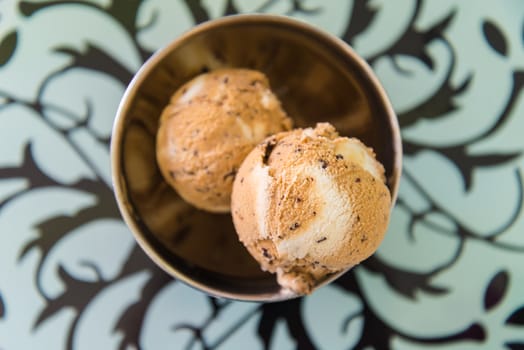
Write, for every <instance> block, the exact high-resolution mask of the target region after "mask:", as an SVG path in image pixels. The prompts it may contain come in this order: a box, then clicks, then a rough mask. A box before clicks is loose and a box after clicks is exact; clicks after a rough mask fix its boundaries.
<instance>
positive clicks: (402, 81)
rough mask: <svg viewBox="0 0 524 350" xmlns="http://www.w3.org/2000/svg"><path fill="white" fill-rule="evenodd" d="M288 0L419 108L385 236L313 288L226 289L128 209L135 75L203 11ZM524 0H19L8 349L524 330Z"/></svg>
mask: <svg viewBox="0 0 524 350" xmlns="http://www.w3.org/2000/svg"><path fill="white" fill-rule="evenodd" d="M249 12H265V13H278V14H286V15H290V16H293V17H297V18H300V19H303V20H305V21H308V22H310V23H312V24H314V25H316V26H319V27H321V28H323V29H324V30H326V31H328V32H330V33H333V34H335V35H338V36H340V37H342V38H343V39H344V40H345V41H347V42H348V43H350V44H351V45H352V46H353V47H354V48H355V50H356V51H357V52H358V53H360V54H361V55H362V56H363V57H364V58H365V59H366V60H367V61H368V62H369V63H370V65H371V66H372V68H373V70H374V71H375V72H376V74H377V76H378V77H379V79H380V80H381V81H382V82H383V84H384V86H385V88H386V90H387V92H388V93H389V95H390V97H391V100H392V102H393V105H394V108H395V110H396V112H397V113H398V116H399V121H400V124H401V128H402V136H403V144H404V152H405V159H404V170H403V171H404V173H403V179H402V182H401V188H400V194H399V200H398V204H397V206H396V208H395V209H394V212H393V216H392V221H391V225H390V229H389V232H388V235H387V238H386V239H385V242H384V243H383V245H382V246H381V248H380V249H379V251H378V252H377V254H375V255H374V256H373V257H372V258H371V259H369V260H367V261H366V262H365V263H363V264H362V265H361V266H359V267H357V268H355V269H353V270H352V271H351V272H350V273H347V274H346V275H345V276H343V277H342V278H341V279H340V280H338V281H337V282H336V283H333V284H332V285H330V286H327V287H325V288H322V289H320V290H318V291H317V292H315V293H314V294H313V295H311V296H308V297H305V298H301V299H297V300H293V301H288V302H284V303H277V304H255V303H242V302H231V301H224V300H215V299H213V298H210V297H207V296H206V295H204V294H202V293H200V292H198V291H195V290H193V289H191V288H189V287H187V286H185V285H184V284H182V283H180V282H177V281H174V280H172V279H171V278H169V277H168V276H167V275H166V274H165V273H163V272H162V271H161V270H160V269H158V268H157V267H156V266H154V265H153V264H152V263H151V262H150V261H149V260H148V259H147V258H146V257H145V255H144V254H143V253H142V251H141V250H140V249H139V248H138V247H137V245H136V244H135V242H134V240H133V237H132V235H131V234H130V232H129V230H128V229H127V228H126V226H125V225H124V223H123V222H122V220H121V219H120V215H119V213H118V211H117V209H116V204H115V201H114V199H113V194H112V190H111V181H110V167H109V140H110V132H111V126H112V122H113V117H114V115H115V111H116V108H117V105H118V102H119V100H120V98H121V96H122V94H123V91H124V89H125V87H126V84H127V83H128V82H129V80H130V78H131V77H132V75H133V74H134V72H136V70H137V69H138V68H139V66H140V65H141V64H142V62H143V61H144V60H145V59H146V58H147V57H149V56H150V55H151V53H152V52H153V51H154V50H156V49H158V48H160V47H162V46H163V45H165V44H166V43H167V42H169V41H170V40H172V39H173V38H174V37H176V36H177V35H179V34H180V33H182V32H184V31H185V30H187V29H189V28H191V27H192V26H193V25H195V24H196V23H199V22H202V21H205V20H208V19H211V18H216V17H219V16H223V15H227V14H232V13H249ZM523 86H524V2H523V1H520V0H514V1H511V0H508V1H496V2H495V1H487V0H486V1H458V0H455V1H454V0H446V1H431V0H427V1H423V0H420V1H415V0H397V1H386V0H353V1H350V0H347V1H345V0H340V1H336V0H329V1H321V0H308V1H306V0H305V1H300V0H295V1H291V0H275V1H272V0H255V1H252V0H229V1H226V0H219V1H216V0H201V1H198V0H195V1H192V0H186V1H181V0H179V1H166V0H113V1H111V0H74V1H73V0H71V1H51V0H40V1H37V0H25V1H22V0H0V147H1V148H0V349H1V350H17V349H247V348H249V349H260V348H269V349H293V348H299V349H309V348H321V349H351V348H355V349H388V348H391V349H424V348H428V349H479V348H482V349H513V350H516V349H524V209H523V193H524V189H523V185H524V174H523V170H524V137H523V136H522V135H523V131H524V115H523V114H524V92H523V91H522V90H523Z"/></svg>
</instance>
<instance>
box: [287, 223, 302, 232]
mask: <svg viewBox="0 0 524 350" xmlns="http://www.w3.org/2000/svg"><path fill="white" fill-rule="evenodd" d="M299 227H300V224H299V223H298V222H295V223H294V224H293V225H291V226H290V227H289V230H290V231H294V230H296V229H297V228H299Z"/></svg>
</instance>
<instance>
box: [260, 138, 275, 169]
mask: <svg viewBox="0 0 524 350" xmlns="http://www.w3.org/2000/svg"><path fill="white" fill-rule="evenodd" d="M275 146H276V142H275V140H269V141H266V143H265V152H264V156H263V157H262V163H263V164H264V165H268V161H269V157H270V156H271V152H273V149H274V148H275Z"/></svg>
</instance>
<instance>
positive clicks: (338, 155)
mask: <svg viewBox="0 0 524 350" xmlns="http://www.w3.org/2000/svg"><path fill="white" fill-rule="evenodd" d="M335 158H337V159H344V156H343V155H342V154H337V155H336V156H335Z"/></svg>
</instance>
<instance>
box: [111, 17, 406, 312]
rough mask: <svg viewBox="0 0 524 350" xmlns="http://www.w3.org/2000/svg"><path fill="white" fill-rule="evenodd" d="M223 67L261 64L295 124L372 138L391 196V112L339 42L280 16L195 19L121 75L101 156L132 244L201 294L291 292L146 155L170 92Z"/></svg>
mask: <svg viewBox="0 0 524 350" xmlns="http://www.w3.org/2000/svg"><path fill="white" fill-rule="evenodd" d="M224 67H229V68H250V69H255V70H259V71H261V72H263V73H264V74H266V75H267V77H268V78H269V81H270V84H271V88H272V90H273V91H274V92H275V94H276V95H277V96H278V97H279V98H280V100H281V101H282V105H283V107H284V109H285V110H286V111H287V112H288V114H289V115H290V116H291V117H292V118H293V120H294V126H295V127H310V126H314V125H315V124H316V123H317V122H329V123H331V124H332V125H334V126H335V127H336V129H337V130H338V131H339V133H340V134H341V135H342V136H349V137H357V138H359V139H360V140H362V141H363V142H364V143H365V144H366V145H367V146H369V147H371V148H373V150H374V151H375V153H376V156H377V159H378V160H379V161H380V162H381V163H382V164H383V165H384V168H385V172H386V178H387V180H386V182H387V186H388V188H389V190H390V192H391V197H392V206H393V203H394V202H395V199H396V196H397V192H398V186H399V179H400V173H401V163H402V149H401V140H400V132H399V126H398V121H397V118H396V115H395V113H394V111H393V109H392V107H391V104H390V102H389V100H388V97H387V96H386V94H385V92H384V90H383V88H382V87H381V85H380V83H379V81H378V80H377V78H376V77H375V76H374V74H373V72H372V71H371V69H370V67H369V66H368V65H367V63H366V62H365V61H364V60H363V59H362V58H360V57H359V56H358V55H357V54H356V53H355V52H354V51H353V50H352V49H351V48H350V47H349V46H348V45H347V44H345V43H344V42H343V41H341V40H340V39H338V38H336V37H334V36H332V35H330V34H328V33H325V32H323V31H321V30H319V29H317V28H315V27H312V26H310V25H308V24H306V23H303V22H300V21H297V20H294V19H290V18H287V17H283V16H273V15H256V14H253V15H237V16H230V17H224V18H221V19H217V20H212V21H209V22H206V23H203V24H201V25H198V26H196V27H194V28H193V29H192V30H190V31H188V32H186V33H185V34H183V35H182V36H180V37H178V38H177V39H175V40H174V41H173V42H171V43H170V44H168V45H167V46H166V47H164V48H162V49H160V50H159V51H158V52H156V53H155V54H154V55H153V56H152V57H151V58H150V59H149V60H148V61H147V62H146V63H145V64H144V65H143V66H142V67H141V69H140V70H139V71H138V72H137V73H136V75H135V77H134V78H133V80H132V81H131V83H130V84H129V86H128V88H127V90H126V92H125V94H124V96H123V98H122V100H121V103H120V106H119V109H118V112H117V115H116V119H115V122H114V126H113V134H112V139H111V165H112V176H113V185H114V191H115V196H116V199H117V202H118V206H119V209H120V211H121V214H122V216H123V218H124V220H125V222H126V224H127V225H128V226H129V228H130V229H131V231H132V232H133V234H134V236H135V238H136V240H137V242H138V243H139V245H140V246H141V247H142V248H143V250H144V251H145V252H146V254H147V255H148V256H149V257H150V258H151V259H152V260H153V261H154V262H155V263H156V264H157V265H158V266H159V267H161V268H162V269H163V270H165V271H166V272H167V273H169V274H170V275H172V276H173V277H175V278H176V279H178V280H180V281H182V282H185V283H187V284H188V285H190V286H192V287H194V288H196V289H199V290H201V291H203V292H206V293H208V294H210V295H213V296H216V297H223V298H229V299H235V300H245V301H261V302H267V301H279V300H285V299H289V298H293V297H296V296H297V295H295V294H293V293H290V292H289V291H287V290H284V289H282V288H281V287H280V286H279V284H278V283H277V281H276V278H275V276H274V275H273V274H270V273H267V272H264V271H262V270H261V269H260V267H259V265H258V263H257V262H256V261H255V260H254V259H253V258H252V257H251V256H250V255H249V253H248V252H247V250H246V249H245V248H244V246H243V245H242V244H241V243H240V242H239V241H238V237H237V235H236V233H235V229H234V226H233V222H232V219H231V215H230V214H212V213H208V212H205V211H201V210H198V209H196V208H194V207H192V206H191V205H189V204H187V203H186V202H185V201H184V200H182V199H181V198H180V197H179V196H178V195H177V193H176V192H175V191H174V190H173V189H172V188H171V187H170V186H168V185H167V183H166V182H165V181H164V179H163V177H162V176H161V173H160V170H159V168H158V165H157V163H156V157H155V144H156V142H155V141H156V132H157V129H158V123H159V118H160V115H161V112H162V110H163V108H164V107H165V106H166V105H167V104H168V101H169V98H170V96H171V95H172V94H173V93H174V92H175V91H176V90H177V89H178V88H179V87H180V86H181V85H183V84H184V83H185V82H187V81H188V80H190V79H191V78H193V77H195V76H196V75H198V74H200V73H202V72H207V71H210V70H214V69H218V68H224ZM344 272H345V271H341V272H340V273H337V274H335V275H332V276H330V277H329V278H326V279H325V280H324V281H322V283H320V284H319V285H318V286H317V287H320V286H322V285H324V284H326V283H329V282H331V281H333V280H334V279H336V278H337V277H339V276H340V275H342V274H343V273H344Z"/></svg>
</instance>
